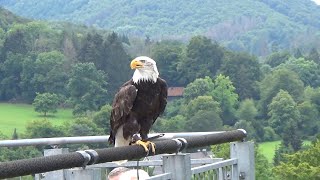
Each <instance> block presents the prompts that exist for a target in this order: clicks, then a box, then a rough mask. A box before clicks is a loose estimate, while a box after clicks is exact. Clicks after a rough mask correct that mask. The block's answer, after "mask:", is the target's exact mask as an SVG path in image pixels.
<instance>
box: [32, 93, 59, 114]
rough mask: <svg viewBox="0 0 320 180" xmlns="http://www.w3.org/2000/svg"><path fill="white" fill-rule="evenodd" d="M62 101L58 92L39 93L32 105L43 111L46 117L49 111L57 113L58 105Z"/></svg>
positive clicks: (37, 110)
mask: <svg viewBox="0 0 320 180" xmlns="http://www.w3.org/2000/svg"><path fill="white" fill-rule="evenodd" d="M60 102H61V99H60V98H59V96H58V95H56V94H51V93H43V94H40V93H37V96H36V98H35V99H34V101H33V103H32V105H33V106H34V110H35V111H36V112H39V113H43V114H44V117H46V116H47V113H49V112H51V113H56V112H57V109H58V106H59V104H60Z"/></svg>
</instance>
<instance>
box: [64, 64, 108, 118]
mask: <svg viewBox="0 0 320 180" xmlns="http://www.w3.org/2000/svg"><path fill="white" fill-rule="evenodd" d="M67 89H68V91H69V93H70V102H71V104H72V105H73V108H74V110H73V114H75V115H84V114H86V113H87V112H88V111H97V110H99V109H100V108H101V106H103V105H104V104H106V102H107V82H106V76H105V74H104V73H103V71H100V70H97V69H96V67H95V66H94V64H93V63H78V64H76V65H74V66H73V67H72V71H71V75H70V79H69V82H68V85H67Z"/></svg>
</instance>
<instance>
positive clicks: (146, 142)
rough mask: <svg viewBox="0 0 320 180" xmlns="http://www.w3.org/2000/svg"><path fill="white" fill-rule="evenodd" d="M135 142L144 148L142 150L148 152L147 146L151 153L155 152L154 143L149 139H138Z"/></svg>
mask: <svg viewBox="0 0 320 180" xmlns="http://www.w3.org/2000/svg"><path fill="white" fill-rule="evenodd" d="M135 144H136V145H140V146H142V147H143V148H144V151H145V152H146V153H148V154H149V148H150V149H151V152H152V153H153V155H154V154H156V148H155V147H156V145H155V144H154V143H153V142H151V141H145V142H144V141H142V140H138V141H136V142H135Z"/></svg>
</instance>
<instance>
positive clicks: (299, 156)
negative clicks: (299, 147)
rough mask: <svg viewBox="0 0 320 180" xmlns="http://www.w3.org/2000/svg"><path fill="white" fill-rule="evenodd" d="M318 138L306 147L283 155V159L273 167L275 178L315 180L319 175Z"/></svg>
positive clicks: (319, 146)
mask: <svg viewBox="0 0 320 180" xmlns="http://www.w3.org/2000/svg"><path fill="white" fill-rule="evenodd" d="M319 151H320V140H319V139H317V140H316V141H315V142H314V143H313V144H312V145H311V146H310V147H309V148H308V149H306V150H303V151H298V152H296V153H294V154H292V155H285V157H284V161H283V162H281V163H280V164H279V165H277V166H275V167H274V168H273V173H274V174H275V177H276V178H277V179H283V180H289V179H290V180H291V179H297V180H307V179H308V180H309V179H311V180H316V179H319V177H320V155H319Z"/></svg>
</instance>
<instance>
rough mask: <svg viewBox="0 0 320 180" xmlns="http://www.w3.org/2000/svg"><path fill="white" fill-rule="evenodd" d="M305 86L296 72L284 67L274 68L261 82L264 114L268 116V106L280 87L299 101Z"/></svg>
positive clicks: (261, 101) (261, 100) (262, 110)
mask: <svg viewBox="0 0 320 180" xmlns="http://www.w3.org/2000/svg"><path fill="white" fill-rule="evenodd" d="M303 88H304V86H303V82H302V81H301V80H300V78H299V76H298V75H297V74H296V73H295V72H293V71H291V70H288V69H284V68H282V69H276V70H274V71H273V72H272V73H271V74H269V75H267V76H266V77H265V78H264V79H263V80H262V81H261V83H260V91H261V94H260V96H261V99H260V103H261V104H260V105H261V112H262V115H263V116H264V117H266V115H267V107H268V105H269V104H270V103H271V101H272V98H273V97H275V96H276V95H277V93H278V92H279V91H280V89H282V90H285V91H287V92H289V94H290V95H291V96H292V98H293V99H294V100H295V101H297V102H299V101H301V99H302V94H303Z"/></svg>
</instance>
